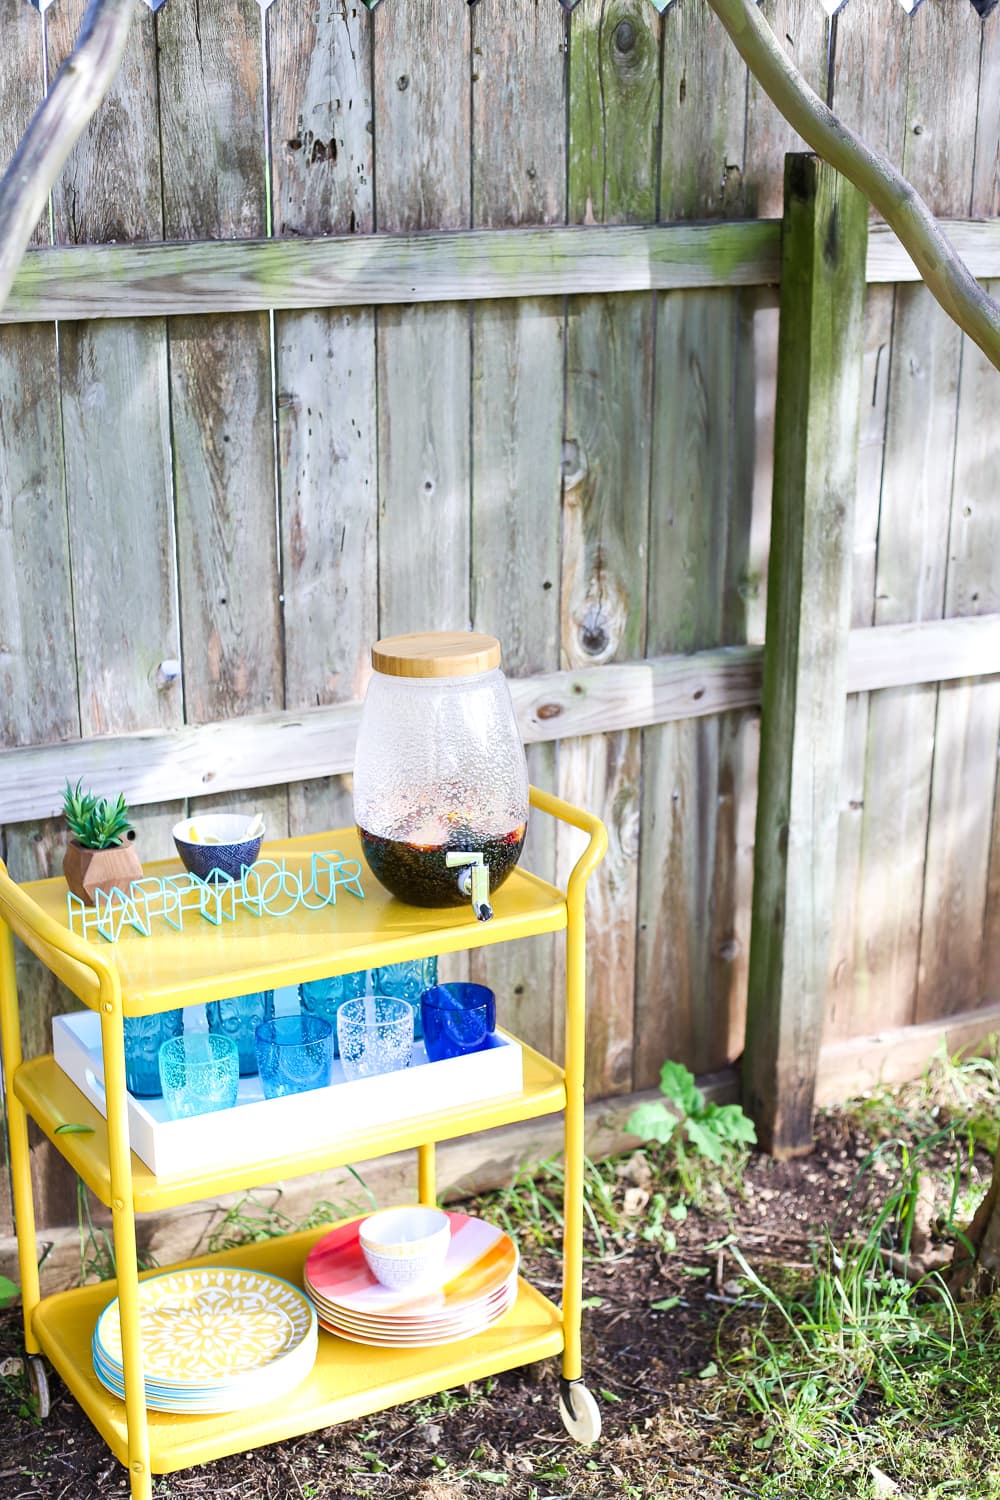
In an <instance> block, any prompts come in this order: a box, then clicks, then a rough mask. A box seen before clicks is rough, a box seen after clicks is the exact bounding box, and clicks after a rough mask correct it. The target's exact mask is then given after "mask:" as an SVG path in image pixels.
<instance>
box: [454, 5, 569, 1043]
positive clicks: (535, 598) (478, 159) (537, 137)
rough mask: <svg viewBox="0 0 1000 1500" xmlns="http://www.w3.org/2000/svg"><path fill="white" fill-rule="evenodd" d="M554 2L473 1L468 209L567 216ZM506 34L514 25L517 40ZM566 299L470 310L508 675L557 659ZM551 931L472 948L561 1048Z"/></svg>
mask: <svg viewBox="0 0 1000 1500" xmlns="http://www.w3.org/2000/svg"><path fill="white" fill-rule="evenodd" d="M568 24H569V23H568V20H567V18H566V16H565V14H564V12H563V11H562V10H561V8H560V7H559V6H553V5H548V4H545V3H544V0H543V3H538V0H536V3H535V4H533V5H530V6H528V7H525V6H524V5H523V4H522V3H521V0H495V3H494V4H493V6H492V7H491V9H490V10H489V11H488V12H485V11H483V10H482V9H481V8H479V7H477V8H475V9H474V10H473V11H472V55H473V73H472V80H473V100H474V106H473V136H472V222H473V225H474V226H475V227H476V228H477V229H480V228H484V229H499V228H506V227H513V226H520V225H524V224H537V223H543V224H544V223H558V222H560V221H562V220H563V219H564V217H565V211H566V208H565V205H566V88H565V46H566V36H567V30H568ZM504 38H508V39H513V38H516V42H515V43H514V45H510V44H509V42H508V44H507V45H505V43H504ZM563 330H564V316H563V299H562V298H545V299H540V298H525V299H523V300H520V301H517V302H509V301H507V302H500V301H497V302H479V303H477V304H476V305H475V306H474V307H473V309H472V523H471V524H472V538H471V541H472V600H471V621H472V626H473V629H475V630H485V631H488V632H490V633H492V634H494V635H496V636H498V637H499V639H500V640H501V642H502V643H503V652H504V669H505V671H506V672H507V673H508V674H509V675H511V676H517V677H524V676H527V675H528V674H530V673H534V672H544V671H552V670H554V669H555V668H556V667H558V665H559V531H560V504H559V502H560V488H561V470H560V463H561V456H562V424H563V366H564V358H563V355H564V336H563ZM556 754H557V746H556V744H555V742H549V743H547V744H539V745H533V746H529V747H528V775H529V777H530V779H531V781H532V783H533V784H534V785H535V786H541V787H544V788H546V789H547V790H552V791H555V790H556ZM555 830H556V825H555V824H554V823H553V820H552V819H551V818H533V819H532V820H531V822H530V823H529V828H528V839H527V843H526V846H525V853H524V863H525V865H526V866H527V867H528V868H530V869H532V870H534V871H535V872H536V873H538V874H539V875H542V876H543V877H544V878H545V879H547V880H554V879H555V874H556V865H555V859H556V848H555ZM556 946H557V942H556V939H554V938H552V937H542V938H535V939H532V940H531V941H530V942H526V943H508V944H505V945H504V946H503V947H500V948H493V949H491V950H490V952H489V953H488V954H487V953H486V951H485V950H483V951H482V952H477V953H473V954H472V955H470V973H471V976H472V978H474V979H479V980H480V981H483V982H487V983H489V984H490V985H491V986H492V987H493V989H494V990H495V991H496V993H497V995H498V996H499V997H500V999H501V1002H502V1006H503V1013H504V1016H505V1017H506V1018H507V1020H506V1021H505V1024H506V1025H509V1026H510V1027H511V1029H512V1030H513V1031H515V1032H516V1033H517V1035H518V1036H522V1037H524V1039H525V1041H527V1042H529V1043H530V1044H531V1045H532V1046H535V1047H538V1048H540V1049H541V1050H542V1051H543V1052H545V1053H546V1054H551V1053H552V1051H553V1021H554V1014H555V1009H556V1005H555V1001H554V996H555V995H556V993H557V987H556V978H555V970H554V963H555V959H556Z"/></svg>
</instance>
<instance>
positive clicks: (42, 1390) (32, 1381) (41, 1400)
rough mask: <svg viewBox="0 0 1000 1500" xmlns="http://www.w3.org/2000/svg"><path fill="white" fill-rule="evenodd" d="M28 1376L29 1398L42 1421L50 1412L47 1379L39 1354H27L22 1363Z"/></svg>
mask: <svg viewBox="0 0 1000 1500" xmlns="http://www.w3.org/2000/svg"><path fill="white" fill-rule="evenodd" d="M24 1364H25V1369H26V1371H27V1375H28V1385H29V1387H30V1389H31V1397H32V1400H33V1401H34V1403H35V1405H36V1406H37V1408H38V1416H39V1420H40V1421H43V1422H44V1420H45V1418H46V1417H47V1416H48V1414H49V1411H50V1410H51V1402H50V1400H49V1377H48V1376H47V1375H46V1373H45V1361H44V1360H43V1359H42V1357H41V1355H40V1354H29V1355H28V1356H27V1358H26V1359H25V1361H24Z"/></svg>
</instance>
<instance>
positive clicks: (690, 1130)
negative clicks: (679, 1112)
mask: <svg viewBox="0 0 1000 1500" xmlns="http://www.w3.org/2000/svg"><path fill="white" fill-rule="evenodd" d="M684 1129H685V1130H686V1131H687V1138H688V1140H689V1141H690V1142H691V1144H692V1146H693V1147H694V1149H695V1150H696V1151H697V1152H698V1154H699V1155H700V1156H704V1157H705V1159H706V1160H707V1161H711V1162H714V1163H715V1165H716V1166H717V1167H718V1166H720V1165H721V1164H722V1142H721V1141H720V1140H719V1137H718V1136H717V1135H716V1134H715V1132H714V1130H712V1129H711V1128H710V1127H709V1126H708V1125H701V1124H699V1122H698V1121H697V1120H685V1121H684Z"/></svg>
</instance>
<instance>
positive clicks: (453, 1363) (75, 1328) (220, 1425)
mask: <svg viewBox="0 0 1000 1500" xmlns="http://www.w3.org/2000/svg"><path fill="white" fill-rule="evenodd" d="M329 1227H330V1226H329V1225H324V1226H323V1227H322V1228H320V1229H310V1230H306V1231H304V1232H303V1233H301V1234H293V1235H288V1236H286V1237H285V1238H283V1239H277V1240H269V1241H267V1242H266V1243H264V1244H260V1245H244V1246H240V1247H239V1248H238V1249H237V1250H226V1251H223V1252H221V1253H220V1254H218V1255H206V1256H202V1257H200V1258H199V1259H198V1260H193V1261H186V1262H184V1264H185V1265H239V1266H247V1267H248V1268H252V1269H254V1270H259V1271H269V1272H271V1273H272V1274H274V1275H275V1276H283V1277H285V1278H286V1279H287V1280H288V1281H291V1282H294V1283H295V1284H296V1285H297V1286H301V1285H302V1269H303V1266H304V1264H305V1258H306V1255H307V1254H308V1252H309V1250H310V1248H311V1247H312V1245H313V1244H314V1243H315V1241H316V1240H317V1239H319V1238H320V1237H321V1236H322V1235H324V1234H326V1233H327V1231H328V1229H329ZM153 1274H156V1273H155V1272H154V1273H153ZM115 1294H116V1285H115V1283H114V1282H113V1281H104V1282H101V1283H100V1284H99V1285H96V1286H85V1287H77V1288H75V1289H74V1290H72V1291H69V1292H59V1293H57V1294H56V1295H55V1296H52V1297H47V1298H46V1299H45V1300H44V1301H43V1302H41V1303H39V1305H38V1307H37V1308H36V1309H35V1314H34V1318H33V1320H32V1327H33V1330H34V1333H35V1336H36V1338H37V1339H38V1342H39V1344H40V1345H41V1347H42V1350H43V1352H44V1353H45V1354H46V1355H47V1357H48V1359H49V1360H50V1361H51V1363H52V1365H53V1367H54V1368H55V1369H56V1370H57V1371H58V1373H59V1375H60V1376H61V1377H62V1379H63V1380H64V1382H65V1383H66V1385H67V1386H68V1387H69V1389H70V1390H71V1391H72V1393H73V1395H74V1396H75V1397H76V1399H77V1401H78V1402H79V1403H80V1405H81V1406H82V1408H83V1410H84V1411H85V1412H86V1413H87V1415H88V1417H89V1418H90V1420H91V1421H92V1422H93V1424H94V1426H95V1427H96V1428H97V1430H98V1432H99V1433H100V1434H101V1436H102V1437H103V1438H104V1440H105V1442H106V1443H107V1444H108V1446H109V1447H110V1449H111V1451H112V1452H113V1453H114V1454H115V1456H116V1458H118V1459H119V1460H120V1461H121V1462H122V1463H123V1464H124V1463H127V1462H128V1436H127V1431H126V1426H125V1406H124V1403H123V1402H121V1401H119V1400H117V1399H116V1398H115V1397H114V1396H112V1395H111V1393H110V1392H109V1391H107V1390H105V1388H104V1386H103V1385H101V1383H100V1381H99V1380H98V1379H97V1376H96V1375H95V1374H94V1370H93V1365H92V1363H91V1354H90V1341H91V1336H92V1334H93V1331H94V1325H95V1323H96V1321H97V1317H98V1315H99V1313H100V1312H101V1310H102V1308H104V1307H105V1306H106V1304H107V1303H108V1302H109V1301H110V1300H111V1298H112V1297H114V1296H115ZM562 1347H563V1330H562V1318H561V1314H560V1312H559V1309H558V1308H557V1307H555V1306H553V1304H552V1303H551V1302H550V1301H549V1300H548V1298H547V1297H544V1296H543V1295H542V1294H541V1292H538V1291H536V1290H535V1289H534V1287H532V1286H530V1285H529V1284H528V1283H527V1282H526V1281H524V1280H523V1279H522V1280H519V1283H518V1296H517V1301H516V1303H515V1304H514V1306H513V1307H512V1308H511V1310H510V1311H509V1312H508V1313H507V1314H506V1315H505V1316H504V1317H503V1318H501V1320H500V1321H499V1323H495V1324H494V1325H493V1327H492V1328H488V1329H486V1331H485V1332H484V1333H480V1334H477V1335H475V1337H473V1338H469V1339H463V1340H462V1341H461V1342H460V1343H455V1344H445V1345H442V1346H439V1347H437V1348H425V1349H376V1348H373V1347H370V1346H368V1345H363V1344H351V1343H348V1342H347V1341H346V1340H345V1339H339V1338H336V1337H335V1336H334V1335H333V1334H329V1333H324V1332H323V1331H322V1330H321V1331H320V1338H319V1354H318V1356H317V1359H316V1364H315V1366H314V1368H313V1371H312V1374H311V1375H310V1376H309V1378H308V1379H307V1380H306V1381H304V1382H303V1384H302V1385H301V1386H299V1387H298V1389H297V1390H294V1391H292V1392H291V1393H290V1394H289V1395H288V1396H286V1397H284V1398H283V1399H282V1400H281V1401H280V1402H278V1403H276V1404H275V1405H273V1406H272V1405H267V1406H262V1407H260V1408H257V1409H254V1410H251V1411H242V1412H232V1413H230V1414H227V1415H224V1416H170V1415H167V1414H166V1413H163V1412H149V1413H148V1420H149V1446H150V1467H151V1469H152V1471H153V1473H154V1474H172V1473H173V1472H174V1471H175V1470H177V1469H185V1468H189V1467H190V1466H191V1465H193V1464H200V1463H206V1462H208V1461H209V1460H211V1459H214V1458H224V1457H225V1456H226V1455H227V1454H231V1453H241V1452H244V1451H245V1450H246V1449H248V1448H257V1447H260V1446H261V1445H262V1444H265V1443H274V1442H278V1441H279V1440H280V1439H282V1438H288V1437H297V1436H299V1435H300V1434H302V1433H306V1432H314V1431H316V1430H317V1429H318V1428H321V1427H329V1426H332V1425H333V1424H335V1423H337V1422H345V1421H349V1420H350V1419H352V1418H354V1417H362V1416H366V1415H368V1414H369V1413H371V1412H375V1411H382V1410H384V1409H385V1408H386V1407H389V1406H396V1405H398V1404H399V1403H400V1402H403V1401H412V1400H414V1399H417V1398H419V1397H422V1396H429V1395H433V1394H434V1393H435V1392H437V1391H443V1390H447V1389H448V1388H449V1387H451V1386H456V1385H462V1384H464V1383H466V1382H467V1381H470V1380H479V1379H482V1378H483V1377H484V1376H487V1375H497V1374H499V1373H500V1372H501V1371H502V1370H511V1369H514V1368H515V1367H517V1366H519V1365H525V1364H531V1363H533V1362H534V1361H536V1360H539V1359H546V1358H548V1357H549V1356H551V1355H553V1354H559V1353H560V1352H561V1351H562Z"/></svg>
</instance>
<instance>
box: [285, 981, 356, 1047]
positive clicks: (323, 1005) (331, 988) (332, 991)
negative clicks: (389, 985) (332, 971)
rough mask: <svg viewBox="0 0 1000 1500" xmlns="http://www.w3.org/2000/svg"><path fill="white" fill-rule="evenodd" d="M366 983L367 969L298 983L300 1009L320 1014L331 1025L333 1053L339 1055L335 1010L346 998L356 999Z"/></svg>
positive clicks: (336, 1010)
mask: <svg viewBox="0 0 1000 1500" xmlns="http://www.w3.org/2000/svg"><path fill="white" fill-rule="evenodd" d="M367 984H368V971H367V969H362V970H361V971H360V972H359V973H357V974H336V975H335V976H334V977H333V978H332V979H310V980H309V982H308V983H307V984H300V985H299V1000H300V1002H301V1004H302V1009H303V1010H304V1011H307V1012H308V1014H309V1015H311V1016H322V1017H323V1019H324V1021H329V1023H330V1025H331V1026H332V1027H333V1055H334V1057H339V1056H340V1051H339V1048H338V1046H337V1012H338V1011H339V1010H340V1007H341V1006H342V1005H344V1004H345V1003H346V1002H347V1001H348V1000H357V999H358V997H359V996H360V995H363V994H364V992H365V989H366V987H367Z"/></svg>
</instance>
